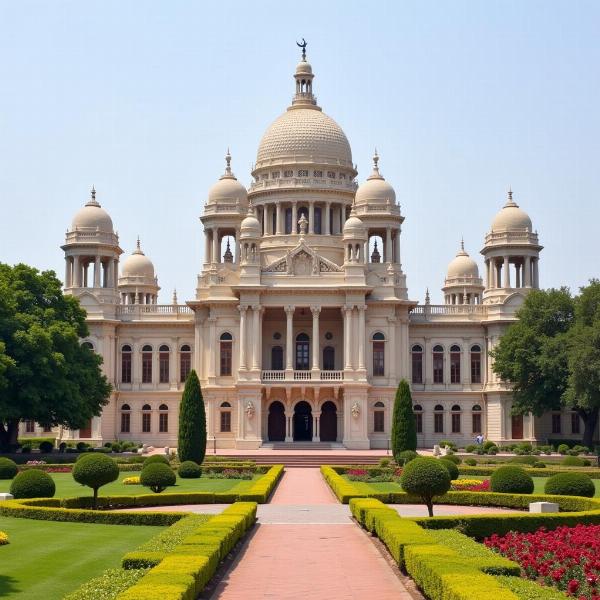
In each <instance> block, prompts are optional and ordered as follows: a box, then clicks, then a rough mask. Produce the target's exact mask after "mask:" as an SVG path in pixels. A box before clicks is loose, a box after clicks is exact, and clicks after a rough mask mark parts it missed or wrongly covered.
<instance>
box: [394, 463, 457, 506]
mask: <svg viewBox="0 0 600 600" xmlns="http://www.w3.org/2000/svg"><path fill="white" fill-rule="evenodd" d="M454 466H455V465H454ZM400 485H401V486H402V489H403V490H404V491H405V492H406V493H407V494H413V495H415V496H419V498H421V500H422V502H423V504H425V506H427V512H428V513H429V516H430V517H433V498H434V497H435V496H441V495H442V494H445V493H446V492H447V491H448V490H449V489H450V475H449V474H448V469H446V467H445V466H444V465H443V464H442V461H441V460H438V459H436V458H429V457H427V458H426V457H419V458H415V459H414V460H411V461H410V462H409V463H408V464H407V465H406V466H405V467H404V470H403V471H402V477H401V478H400Z"/></svg>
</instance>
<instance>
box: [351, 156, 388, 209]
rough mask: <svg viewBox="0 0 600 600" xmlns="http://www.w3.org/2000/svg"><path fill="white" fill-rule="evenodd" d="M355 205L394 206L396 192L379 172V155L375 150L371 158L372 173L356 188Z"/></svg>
mask: <svg viewBox="0 0 600 600" xmlns="http://www.w3.org/2000/svg"><path fill="white" fill-rule="evenodd" d="M355 203H356V206H357V207H359V206H362V205H366V204H370V205H373V204H383V205H390V206H394V205H395V204H396V192H395V191H394V188H393V187H392V186H391V185H390V184H389V183H388V182H387V181H386V180H385V179H384V178H383V176H382V175H381V173H380V172H379V155H378V154H377V150H375V155H374V156H373V172H372V173H371V175H369V177H368V178H367V180H366V181H365V182H364V183H363V184H361V185H359V186H358V190H356V197H355Z"/></svg>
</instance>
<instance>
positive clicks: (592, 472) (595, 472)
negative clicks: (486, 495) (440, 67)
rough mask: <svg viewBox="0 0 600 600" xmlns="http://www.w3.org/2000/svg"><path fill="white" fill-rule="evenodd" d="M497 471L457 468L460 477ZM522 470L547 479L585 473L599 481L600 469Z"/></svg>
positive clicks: (481, 468) (488, 474) (548, 468)
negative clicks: (552, 476) (558, 475)
mask: <svg viewBox="0 0 600 600" xmlns="http://www.w3.org/2000/svg"><path fill="white" fill-rule="evenodd" d="M557 466H559V465H557ZM497 469H498V467H483V466H476V467H469V466H466V465H460V467H458V472H459V473H460V474H461V475H476V476H477V475H479V476H481V477H489V476H491V475H493V474H494V471H496V470H497ZM523 470H524V471H525V473H527V474H528V475H531V476H532V477H549V476H551V475H555V474H558V473H585V474H586V475H589V476H590V477H591V478H592V479H600V469H596V468H591V467H588V468H586V469H583V468H582V469H580V470H578V471H576V470H575V469H560V468H558V469H556V468H554V467H552V466H549V465H548V466H546V468H541V469H538V468H525V469H523Z"/></svg>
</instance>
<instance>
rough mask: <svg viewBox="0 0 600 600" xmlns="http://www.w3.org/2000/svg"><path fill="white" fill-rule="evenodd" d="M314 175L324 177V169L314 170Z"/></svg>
mask: <svg viewBox="0 0 600 600" xmlns="http://www.w3.org/2000/svg"><path fill="white" fill-rule="evenodd" d="M313 176H314V177H323V171H313Z"/></svg>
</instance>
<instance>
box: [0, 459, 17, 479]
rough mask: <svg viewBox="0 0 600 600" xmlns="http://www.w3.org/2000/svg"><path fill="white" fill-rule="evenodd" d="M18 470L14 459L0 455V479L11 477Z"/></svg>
mask: <svg viewBox="0 0 600 600" xmlns="http://www.w3.org/2000/svg"><path fill="white" fill-rule="evenodd" d="M18 472H19V467H17V463H16V462H15V461H14V460H11V459H10V458H4V457H0V479H12V478H13V477H14V476H15V475H16V474H17V473H18Z"/></svg>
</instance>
